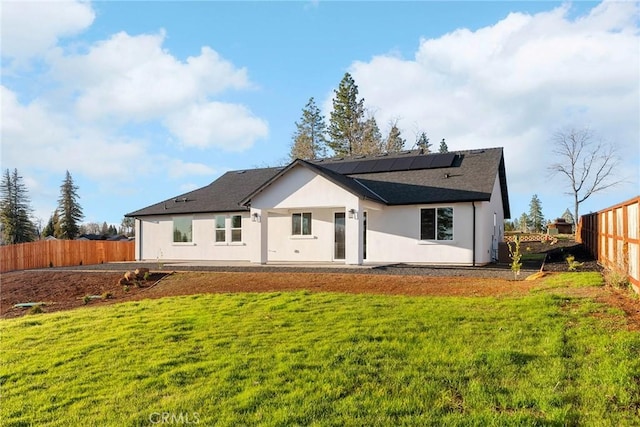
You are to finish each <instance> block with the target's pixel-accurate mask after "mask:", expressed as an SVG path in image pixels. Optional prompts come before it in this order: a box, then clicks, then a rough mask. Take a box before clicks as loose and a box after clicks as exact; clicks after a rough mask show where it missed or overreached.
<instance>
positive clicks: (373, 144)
mask: <svg viewBox="0 0 640 427" xmlns="http://www.w3.org/2000/svg"><path fill="white" fill-rule="evenodd" d="M381 152H382V134H381V133H380V128H379V127H378V122H376V119H375V117H373V116H371V117H369V118H368V119H367V121H365V122H364V125H363V128H362V139H361V140H360V141H358V142H356V144H355V145H354V147H353V151H352V154H354V155H356V154H362V155H365V156H370V155H374V154H379V153H381Z"/></svg>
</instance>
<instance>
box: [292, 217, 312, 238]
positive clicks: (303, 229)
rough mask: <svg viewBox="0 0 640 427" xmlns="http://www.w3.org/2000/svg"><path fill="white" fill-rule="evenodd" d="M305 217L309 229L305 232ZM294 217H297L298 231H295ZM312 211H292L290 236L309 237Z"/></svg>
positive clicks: (310, 234)
mask: <svg viewBox="0 0 640 427" xmlns="http://www.w3.org/2000/svg"><path fill="white" fill-rule="evenodd" d="M305 217H307V218H308V224H309V229H308V230H307V231H308V232H307V233H305V226H304V225H305V221H304V219H305ZM296 218H300V219H299V228H300V232H298V233H296V232H295V231H296ZM312 224H313V213H312V212H293V213H292V214H291V236H292V237H310V236H313V225H312Z"/></svg>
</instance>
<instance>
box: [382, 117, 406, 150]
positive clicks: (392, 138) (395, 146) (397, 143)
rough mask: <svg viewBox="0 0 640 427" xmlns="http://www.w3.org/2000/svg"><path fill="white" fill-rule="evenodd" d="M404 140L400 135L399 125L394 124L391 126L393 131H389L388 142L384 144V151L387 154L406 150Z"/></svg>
mask: <svg viewBox="0 0 640 427" xmlns="http://www.w3.org/2000/svg"><path fill="white" fill-rule="evenodd" d="M404 142H405V141H404V139H403V138H402V136H401V134H400V129H399V128H398V125H397V123H393V124H392V125H391V129H389V135H388V136H387V140H386V141H385V143H384V145H385V146H384V151H386V152H387V153H397V152H399V151H402V150H403V149H404Z"/></svg>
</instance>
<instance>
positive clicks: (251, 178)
mask: <svg viewBox="0 0 640 427" xmlns="http://www.w3.org/2000/svg"><path fill="white" fill-rule="evenodd" d="M282 169H283V168H264V169H248V170H245V171H231V172H227V173H225V174H224V175H222V176H221V177H220V178H218V179H216V180H215V181H213V182H212V183H211V184H209V185H207V186H206V187H202V188H198V189H197V190H193V191H190V192H188V193H185V194H181V195H179V196H177V197H172V198H170V199H167V200H164V201H162V202H160V203H156V204H155V205H151V206H148V207H146V208H144V209H140V210H137V211H135V212H131V213H128V214H127V215H125V216H129V217H138V216H148V215H164V214H187V213H204V212H238V211H244V210H248V208H247V207H246V206H241V205H240V204H239V203H238V202H239V201H240V200H242V199H243V198H245V197H246V196H247V195H248V194H249V193H251V192H252V191H254V190H255V189H256V188H258V187H259V186H261V185H262V184H264V182H265V181H268V180H269V179H271V178H273V177H274V176H275V175H276V174H277V173H278V172H280V171H281V170H282Z"/></svg>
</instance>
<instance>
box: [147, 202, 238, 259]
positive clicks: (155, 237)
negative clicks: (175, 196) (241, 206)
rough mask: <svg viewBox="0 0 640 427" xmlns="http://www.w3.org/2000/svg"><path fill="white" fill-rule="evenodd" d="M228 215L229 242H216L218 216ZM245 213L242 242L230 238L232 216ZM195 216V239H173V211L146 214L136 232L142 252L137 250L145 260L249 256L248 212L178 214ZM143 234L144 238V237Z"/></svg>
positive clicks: (226, 216) (193, 221)
mask: <svg viewBox="0 0 640 427" xmlns="http://www.w3.org/2000/svg"><path fill="white" fill-rule="evenodd" d="M216 215H224V216H225V218H226V225H227V227H226V234H227V240H228V241H227V242H225V243H216V242H215V216H216ZM232 215H241V216H242V242H233V243H232V242H230V233H231V228H230V227H231V216H232ZM176 217H191V218H192V226H193V232H192V240H193V241H192V242H187V243H176V242H174V241H173V218H174V216H171V215H158V216H153V217H144V218H142V219H140V220H139V225H138V229H137V230H136V232H137V233H138V234H137V236H139V239H138V240H139V241H140V243H141V245H142V250H141V253H138V254H136V256H137V258H138V259H143V260H156V259H165V260H225V261H226V260H248V259H249V249H248V247H249V245H248V242H247V239H248V238H249V233H248V227H249V224H250V223H251V219H250V217H249V213H248V212H236V213H220V214H215V213H207V214H192V215H176ZM140 236H141V238H140Z"/></svg>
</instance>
